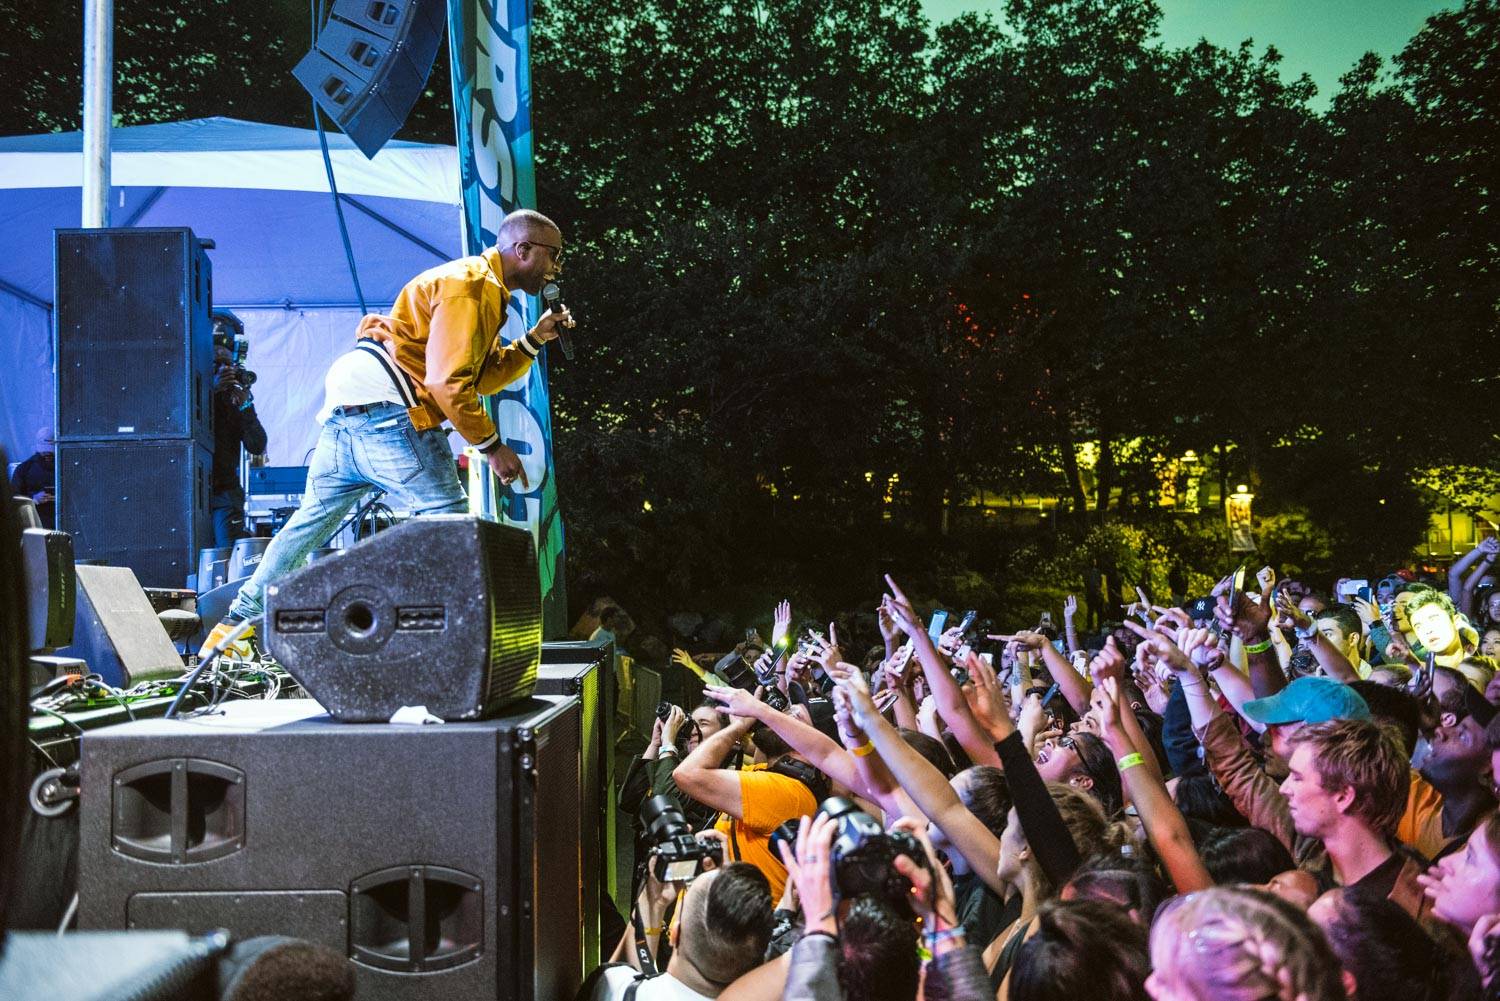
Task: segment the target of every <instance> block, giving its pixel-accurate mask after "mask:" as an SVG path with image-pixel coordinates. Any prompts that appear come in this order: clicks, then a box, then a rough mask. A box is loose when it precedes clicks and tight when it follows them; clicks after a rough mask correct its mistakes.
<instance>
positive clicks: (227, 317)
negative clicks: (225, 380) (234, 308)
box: [213, 309, 255, 389]
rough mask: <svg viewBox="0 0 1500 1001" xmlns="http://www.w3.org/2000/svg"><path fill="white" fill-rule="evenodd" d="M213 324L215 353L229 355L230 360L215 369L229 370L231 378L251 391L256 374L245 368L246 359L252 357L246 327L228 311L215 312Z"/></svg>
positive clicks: (217, 310) (219, 310)
mask: <svg viewBox="0 0 1500 1001" xmlns="http://www.w3.org/2000/svg"><path fill="white" fill-rule="evenodd" d="M213 324H214V350H215V352H218V351H220V350H222V351H227V352H228V353H229V358H228V360H227V361H226V362H221V363H219V364H217V365H215V368H216V369H220V368H228V369H229V375H230V378H231V379H232V380H233V381H235V382H237V383H239V384H240V385H241V386H244V387H245V388H246V389H249V388H250V387H251V386H253V385H255V373H254V372H252V371H250V370H249V369H248V368H246V367H245V359H246V358H248V357H249V356H250V339H249V338H248V337H246V336H245V325H244V324H243V323H242V322H240V318H239V317H238V316H236V315H235V314H234V313H233V312H231V311H230V310H227V309H216V310H214V313H213Z"/></svg>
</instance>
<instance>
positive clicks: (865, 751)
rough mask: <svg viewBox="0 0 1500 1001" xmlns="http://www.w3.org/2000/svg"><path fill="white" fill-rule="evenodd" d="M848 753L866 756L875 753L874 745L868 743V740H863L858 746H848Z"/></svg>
mask: <svg viewBox="0 0 1500 1001" xmlns="http://www.w3.org/2000/svg"><path fill="white" fill-rule="evenodd" d="M849 753H850V754H852V755H854V756H855V757H856V758H867V757H869V756H870V755H872V754H874V753H875V745H874V744H872V743H870V742H869V741H865V742H864V743H863V744H861V745H859V746H858V747H851V748H849Z"/></svg>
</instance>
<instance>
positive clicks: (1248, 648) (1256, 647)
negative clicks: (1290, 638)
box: [1245, 640, 1271, 653]
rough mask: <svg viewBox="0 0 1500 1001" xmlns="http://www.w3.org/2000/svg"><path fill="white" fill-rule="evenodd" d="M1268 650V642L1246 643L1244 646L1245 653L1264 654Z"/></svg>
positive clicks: (1269, 647) (1269, 645) (1269, 644)
mask: <svg viewBox="0 0 1500 1001" xmlns="http://www.w3.org/2000/svg"><path fill="white" fill-rule="evenodd" d="M1269 649H1271V641H1270V640H1261V641H1260V642H1259V643H1247V644H1246V645H1245V652H1246V653H1265V652H1266V651H1267V650H1269Z"/></svg>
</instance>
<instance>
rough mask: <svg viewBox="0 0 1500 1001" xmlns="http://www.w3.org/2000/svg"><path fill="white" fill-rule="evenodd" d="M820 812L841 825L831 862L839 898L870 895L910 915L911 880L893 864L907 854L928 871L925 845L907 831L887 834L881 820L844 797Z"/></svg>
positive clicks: (831, 801) (825, 804)
mask: <svg viewBox="0 0 1500 1001" xmlns="http://www.w3.org/2000/svg"><path fill="white" fill-rule="evenodd" d="M818 812H819V814H821V815H826V816H829V817H832V818H833V819H834V820H836V821H837V822H838V827H837V828H836V829H835V832H834V837H833V850H832V851H831V852H830V854H829V860H830V862H831V863H832V864H833V882H834V889H835V890H836V891H837V892H838V896H839V898H840V899H847V898H849V897H857V896H860V895H861V894H866V893H868V894H870V895H871V896H873V897H877V898H879V899H880V900H882V901H884V902H885V903H887V904H890V905H891V906H892V907H895V908H896V909H897V910H898V911H900V912H901V913H910V908H911V901H910V900H909V899H908V898H907V895H908V894H909V893H910V892H911V881H910V880H908V879H907V878H906V877H905V876H903V875H901V873H900V872H898V871H897V870H896V867H895V865H894V864H893V863H894V861H895V858H896V856H897V855H905V856H906V857H907V858H909V859H911V860H912V861H913V862H915V863H916V864H917V865H919V866H922V867H923V868H924V869H925V868H927V852H926V851H925V850H923V848H922V844H921V842H919V841H918V840H917V839H916V838H914V837H912V836H911V835H910V834H907V833H906V832H905V831H887V830H886V829H885V828H883V827H881V826H880V821H878V820H876V819H875V818H874V817H872V816H870V815H869V814H868V813H865V812H864V811H863V810H861V809H860V808H859V807H857V806H855V805H854V803H853V802H851V801H850V800H847V799H845V798H844V797H842V796H830V797H829V798H828V799H826V800H824V801H823V803H822V805H821V806H819V807H818Z"/></svg>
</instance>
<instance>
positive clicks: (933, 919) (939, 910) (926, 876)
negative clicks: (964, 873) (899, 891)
mask: <svg viewBox="0 0 1500 1001" xmlns="http://www.w3.org/2000/svg"><path fill="white" fill-rule="evenodd" d="M891 830H893V831H905V832H906V833H907V834H910V835H911V836H912V837H913V838H915V839H916V840H917V843H918V844H920V845H921V846H922V852H923V855H924V856H925V857H926V862H927V864H926V865H925V866H924V865H922V864H921V863H920V862H918V861H917V860H915V859H910V858H907V857H906V856H905V855H897V856H896V857H895V858H894V859H892V860H891V864H892V865H894V866H895V868H896V871H897V872H899V873H900V874H901V875H903V876H905V877H906V878H907V880H908V881H909V882H910V883H911V892H910V893H909V894H908V897H907V899H908V900H910V901H911V909H912V910H913V911H915V912H916V914H917V916H918V917H920V918H921V919H922V923H923V924H924V925H925V926H926V927H927V928H928V930H930V931H941V930H943V929H945V928H956V927H958V904H957V902H956V898H955V896H954V893H953V880H951V879H949V878H948V872H947V870H945V869H944V868H943V867H942V866H941V865H939V864H938V860H937V852H935V851H933V848H932V842H931V841H929V840H928V838H927V825H926V824H925V823H923V822H922V821H920V820H917V819H916V818H915V817H902V818H900V819H899V820H897V821H896V822H895V823H893V824H892V825H891Z"/></svg>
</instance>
